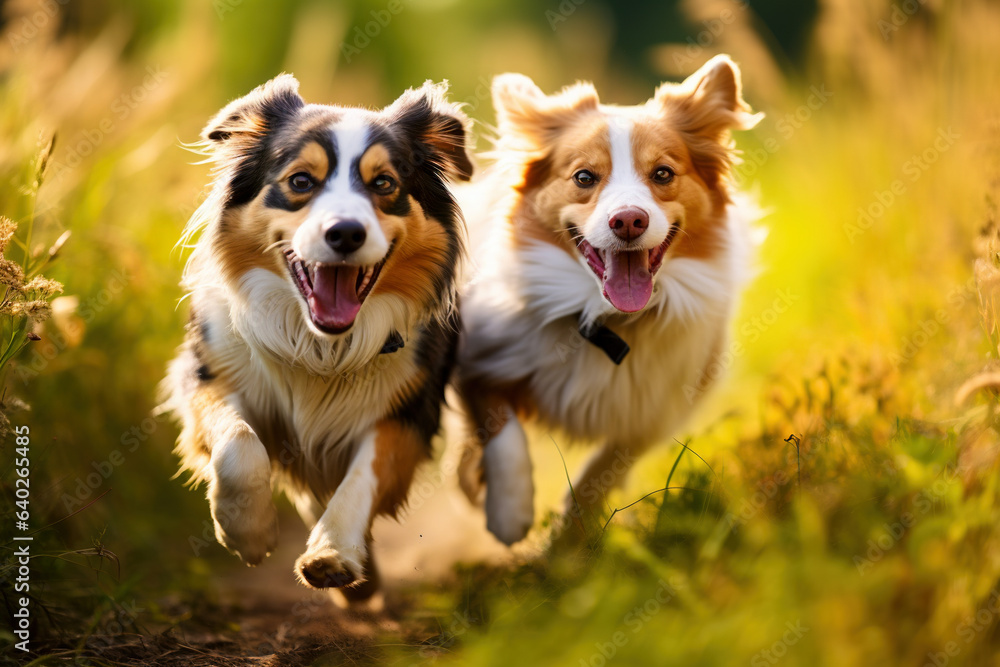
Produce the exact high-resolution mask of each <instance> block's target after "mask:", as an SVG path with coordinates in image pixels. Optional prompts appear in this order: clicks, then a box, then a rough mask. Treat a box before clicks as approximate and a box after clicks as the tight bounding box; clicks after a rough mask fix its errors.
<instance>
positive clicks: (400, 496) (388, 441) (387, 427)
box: [372, 420, 428, 517]
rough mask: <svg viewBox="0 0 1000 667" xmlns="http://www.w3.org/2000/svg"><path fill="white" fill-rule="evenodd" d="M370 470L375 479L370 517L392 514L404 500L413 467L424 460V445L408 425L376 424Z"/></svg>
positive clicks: (425, 445) (426, 453) (386, 422)
mask: <svg viewBox="0 0 1000 667" xmlns="http://www.w3.org/2000/svg"><path fill="white" fill-rule="evenodd" d="M375 428H376V435H375V460H374V461H373V462H372V469H373V470H374V472H375V477H376V479H378V488H377V490H376V492H375V503H374V505H373V507H374V511H373V515H377V514H388V515H390V516H393V517H395V516H396V512H397V511H398V510H399V509H400V507H401V506H402V505H403V503H404V502H405V501H406V494H407V492H408V491H409V489H410V483H411V482H412V481H413V474H414V472H415V471H416V469H417V466H418V465H419V464H420V463H421V461H423V460H424V459H426V458H427V455H428V447H427V443H426V442H424V440H423V439H422V438H421V437H420V436H419V435H418V434H417V433H416V432H415V431H414V430H413V429H411V428H410V427H409V426H407V425H405V424H401V423H399V422H397V421H393V420H385V421H382V422H379V423H378V425H377V426H376V427H375Z"/></svg>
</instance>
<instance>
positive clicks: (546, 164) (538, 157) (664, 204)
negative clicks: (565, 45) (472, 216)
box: [493, 56, 758, 313]
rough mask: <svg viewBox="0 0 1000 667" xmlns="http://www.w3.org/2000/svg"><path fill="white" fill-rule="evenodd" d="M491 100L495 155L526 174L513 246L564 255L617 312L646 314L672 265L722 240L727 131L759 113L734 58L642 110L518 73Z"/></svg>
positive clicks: (665, 91) (661, 92) (659, 93)
mask: <svg viewBox="0 0 1000 667" xmlns="http://www.w3.org/2000/svg"><path fill="white" fill-rule="evenodd" d="M493 98H494V104H495V106H496V109H497V115H498V125H499V137H500V138H499V140H498V145H497V148H498V153H499V155H500V157H501V160H504V159H506V160H508V162H510V161H511V160H513V161H514V162H515V163H516V166H518V167H520V168H521V169H522V170H523V171H522V173H523V181H522V182H521V183H520V184H519V186H518V188H517V189H518V191H519V193H520V197H519V204H518V210H515V212H514V216H513V218H512V219H513V221H514V225H515V230H514V241H515V243H517V242H536V241H543V242H548V243H552V244H555V245H558V246H560V247H562V248H564V249H565V250H566V251H567V252H569V253H571V254H572V255H573V256H574V257H575V258H576V259H577V261H578V262H579V263H580V264H581V266H582V267H583V268H584V269H585V270H586V271H587V272H588V273H591V274H592V275H593V276H594V278H596V280H597V282H598V284H599V286H600V289H601V293H602V294H603V296H604V299H605V300H606V301H607V302H608V303H610V304H611V305H612V306H613V307H614V308H615V309H617V311H620V312H622V313H635V312H639V311H642V310H643V309H644V308H646V306H647V305H648V304H649V303H650V297H651V296H652V294H653V291H654V283H655V281H656V276H657V273H658V272H659V271H660V269H661V268H662V267H663V265H664V263H665V262H666V261H669V259H670V258H673V257H692V258H708V257H710V256H711V255H712V254H713V253H714V252H716V251H717V250H718V249H719V248H720V247H721V244H722V243H724V239H723V238H722V236H723V235H724V233H725V212H724V211H725V207H726V204H727V203H728V202H729V195H728V191H727V187H726V182H727V177H728V171H729V168H730V165H731V163H732V160H733V149H732V144H731V140H730V137H729V131H730V130H731V129H749V128H750V127H753V125H754V124H755V123H756V121H757V118H758V117H757V116H755V115H753V114H752V113H751V112H750V108H749V107H748V106H747V104H746V103H745V102H744V101H743V99H742V96H741V85H740V75H739V70H738V68H737V67H736V65H735V64H734V63H733V62H732V61H731V60H730V59H729V58H727V57H725V56H719V57H716V58H714V59H712V60H711V61H710V62H709V63H707V64H706V65H705V66H704V67H703V68H702V69H701V70H699V71H698V72H697V73H695V74H694V75H692V76H691V77H689V78H688V79H687V80H686V81H684V82H683V83H680V84H664V85H662V86H660V87H659V88H658V89H657V90H656V92H655V94H654V96H653V97H652V99H650V100H648V101H647V102H646V103H645V104H641V105H638V106H632V107H619V106H611V105H604V104H601V103H600V101H599V100H598V96H597V92H596V91H595V90H594V87H593V86H592V85H590V84H585V83H579V84H576V85H574V86H570V87H568V88H566V89H564V90H563V91H561V92H560V93H558V94H556V95H551V96H547V95H545V94H544V93H543V92H542V91H541V90H540V89H539V88H538V87H537V86H536V85H535V84H534V83H533V82H532V81H531V80H530V79H528V78H527V77H525V76H523V75H519V74H504V75H501V76H498V77H497V78H496V80H495V81H494V84H493Z"/></svg>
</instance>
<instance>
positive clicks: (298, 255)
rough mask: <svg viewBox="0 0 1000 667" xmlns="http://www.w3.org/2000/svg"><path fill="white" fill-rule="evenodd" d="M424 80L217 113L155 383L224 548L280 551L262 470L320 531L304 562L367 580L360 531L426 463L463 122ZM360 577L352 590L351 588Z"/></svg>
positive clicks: (257, 555)
mask: <svg viewBox="0 0 1000 667" xmlns="http://www.w3.org/2000/svg"><path fill="white" fill-rule="evenodd" d="M444 92H445V90H444V87H443V86H434V85H431V84H425V85H424V86H423V87H422V88H420V89H418V90H410V91H407V92H406V93H404V94H403V95H402V96H401V97H400V98H399V99H398V100H396V102H395V103H394V104H392V105H391V106H389V107H387V108H386V109H383V110H382V111H369V110H364V109H352V108H342V107H333V106H322V105H316V104H306V103H305V102H304V101H303V100H302V98H301V97H300V96H299V94H298V83H297V82H296V81H295V79H294V78H292V77H291V76H287V75H283V76H280V77H278V78H277V79H274V80H273V81H270V82H269V83H267V84H265V85H263V86H261V87H260V88H257V89H256V90H254V91H253V92H252V93H250V94H249V95H247V96H246V97H244V98H242V99H239V100H236V101H235V102H233V103H231V104H230V105H229V106H227V107H226V108H224V109H223V110H222V111H221V112H220V113H219V114H218V116H216V118H215V119H214V120H213V121H212V122H211V123H209V125H208V127H207V128H206V129H205V131H204V138H205V142H206V145H207V147H208V150H209V153H210V156H211V158H212V159H213V161H214V162H215V164H216V165H217V169H216V171H215V182H214V187H213V190H212V193H211V195H210V197H209V198H208V200H207V201H206V202H205V204H204V205H203V206H202V207H201V208H200V209H199V211H198V213H197V214H196V215H195V217H194V218H193V220H192V222H191V223H190V225H189V229H188V234H189V238H190V235H193V234H194V233H196V232H197V231H198V230H199V229H201V228H204V233H203V234H202V235H201V238H200V240H199V241H198V242H197V245H196V246H195V249H194V251H193V253H192V255H191V258H190V261H189V262H188V265H187V268H186V270H185V279H184V285H185V287H186V288H187V289H189V290H190V295H191V324H190V326H189V329H188V334H187V338H186V341H185V344H184V346H183V347H182V348H181V351H180V354H179V356H178V358H177V359H176V360H175V361H174V362H173V364H172V366H171V370H170V374H169V377H168V378H167V381H166V388H167V391H168V392H169V398H168V400H167V406H168V407H169V408H171V409H172V410H173V411H174V412H175V414H177V415H178V416H179V418H180V419H181V421H182V424H183V431H182V432H181V435H180V439H179V441H178V444H177V451H178V452H179V454H180V455H181V457H182V464H183V467H184V468H186V469H187V470H190V471H191V472H192V474H193V480H194V481H195V482H200V481H205V482H207V483H208V499H209V503H210V505H211V511H212V518H213V520H214V522H215V534H216V537H217V538H218V540H219V542H221V543H222V544H223V545H225V546H226V547H227V548H228V549H229V550H230V551H233V552H234V553H236V554H238V555H239V556H240V558H242V559H243V560H244V561H245V562H246V563H247V564H248V565H255V564H257V563H259V562H260V561H261V560H262V559H263V558H264V557H265V556H266V555H267V554H268V553H269V552H270V551H271V550H272V549H274V548H275V546H276V545H277V539H278V528H277V515H276V513H275V508H274V505H273V504H272V496H271V493H272V491H271V489H272V480H274V481H276V482H278V483H280V484H281V486H282V487H283V488H284V490H285V491H286V493H288V494H289V496H290V497H291V499H292V500H293V502H294V504H295V505H296V507H297V509H298V511H299V513H300V514H301V515H302V517H303V519H304V520H305V521H306V522H307V523H308V524H309V526H311V527H312V532H311V534H310V536H309V541H308V545H307V547H306V550H305V553H303V554H302V556H301V557H300V558H299V559H298V562H297V563H296V566H295V569H296V574H297V575H298V577H299V579H300V580H301V581H302V582H303V583H304V584H307V585H309V586H313V587H316V588H333V587H348V586H349V587H351V588H349V589H345V594H347V595H349V597H353V598H364V597H367V596H369V595H370V594H371V593H372V592H374V590H375V570H374V563H373V561H372V559H371V553H370V545H369V543H370V539H371V536H370V532H369V531H370V528H371V523H372V519H373V517H374V516H375V515H376V514H390V515H391V514H394V513H395V512H396V509H397V508H398V507H399V505H400V504H401V503H402V502H403V501H404V499H405V498H406V493H407V490H408V488H409V485H410V481H411V479H412V477H413V473H414V470H415V468H416V466H417V465H418V463H419V462H421V461H422V460H424V459H425V458H427V457H428V455H429V454H430V440H431V438H432V436H433V435H434V434H435V433H436V432H437V430H438V423H439V417H440V405H441V401H442V399H443V393H444V388H445V385H446V383H447V381H448V378H449V376H450V374H451V369H452V366H453V361H454V348H455V344H456V342H457V337H458V326H457V318H456V315H455V309H454V305H455V298H454V295H455V280H456V275H457V270H458V263H459V259H460V257H461V255H462V253H463V248H464V222H463V221H462V218H461V215H460V213H459V210H458V207H457V205H456V203H455V200H454V199H453V197H452V195H451V193H450V192H449V190H448V187H447V185H446V181H447V180H449V179H452V178H460V179H463V180H467V179H468V178H469V176H470V174H471V171H472V164H471V162H470V160H469V156H468V154H467V152H466V125H467V119H466V117H465V116H464V115H463V114H462V113H461V112H460V111H458V110H457V108H456V107H454V106H452V105H450V104H448V103H447V102H445V100H444ZM366 581H367V584H366V585H364V586H362V585H361V583H362V582H366Z"/></svg>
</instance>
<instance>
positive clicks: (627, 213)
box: [608, 206, 649, 241]
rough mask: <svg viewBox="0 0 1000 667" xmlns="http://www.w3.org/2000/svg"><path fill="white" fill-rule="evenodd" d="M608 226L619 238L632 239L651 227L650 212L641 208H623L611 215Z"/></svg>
mask: <svg viewBox="0 0 1000 667" xmlns="http://www.w3.org/2000/svg"><path fill="white" fill-rule="evenodd" d="M608 226H609V227H611V231H613V232H614V233H615V236H617V237H618V238H620V239H623V240H625V241H631V240H632V239H636V238H639V237H640V236H642V235H643V233H645V231H646V229H647V228H648V227H649V214H648V213H646V212H645V211H644V210H642V209H641V208H636V207H631V206H630V207H629V208H623V209H620V210H618V211H615V212H614V213H613V214H612V215H611V219H610V220H608Z"/></svg>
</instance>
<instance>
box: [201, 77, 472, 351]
mask: <svg viewBox="0 0 1000 667" xmlns="http://www.w3.org/2000/svg"><path fill="white" fill-rule="evenodd" d="M444 94H445V87H444V86H442V85H433V84H430V83H427V84H425V85H424V86H423V87H421V88H419V89H416V90H409V91H406V92H405V93H404V94H403V95H402V96H401V97H400V98H399V99H398V100H396V102H395V103H393V104H392V105H390V106H388V107H386V108H385V109H382V110H379V111H375V110H368V109H357V108H344V107H336V106H326V105H318V104H307V103H306V102H305V101H304V100H303V99H302V98H301V97H300V96H299V93H298V82H297V81H296V80H295V79H294V78H293V77H291V76H289V75H282V76H280V77H278V78H276V79H274V80H272V81H270V82H268V83H266V84H264V85H263V86H260V87H259V88H257V89H256V90H254V91H253V92H251V93H250V94H249V95H247V96H245V97H243V98H240V99H238V100H236V101H234V102H232V103H231V104H229V105H228V106H227V107H225V108H224V109H222V111H220V112H219V114H218V115H217V116H216V117H215V119H213V120H212V121H211V122H210V123H209V124H208V126H207V127H206V128H205V131H204V134H203V136H204V138H205V141H206V144H207V145H208V146H209V150H210V152H211V154H212V156H213V159H214V161H215V162H216V164H217V165H218V168H217V171H216V182H215V188H214V195H213V197H212V198H211V199H210V201H209V202H207V203H206V206H205V207H203V209H204V210H203V211H201V212H200V214H199V215H200V218H201V220H200V221H201V222H202V224H207V225H208V227H207V231H206V236H205V237H204V238H203V239H202V241H201V242H199V244H198V247H197V249H196V251H195V253H196V256H192V265H196V266H197V270H196V273H197V274H198V275H197V276H195V278H196V279H205V275H204V273H205V272H206V271H214V272H216V273H217V274H221V276H222V277H223V279H224V283H225V284H226V285H228V286H229V287H230V288H231V290H232V291H233V292H234V293H239V294H241V295H242V296H243V298H242V299H241V303H242V304H244V305H243V306H242V307H243V310H244V311H245V312H246V313H247V315H246V319H247V320H248V321H250V320H252V321H253V326H252V328H253V332H252V333H247V334H246V335H248V336H249V335H253V336H255V337H258V338H268V339H269V341H270V342H269V343H268V346H269V347H271V348H272V349H292V348H295V350H296V351H297V352H296V353H298V352H301V350H302V349H305V348H308V347H310V346H311V343H310V340H309V339H312V338H318V339H320V340H323V341H325V343H326V344H335V343H336V342H337V340H338V339H339V338H340V337H341V335H342V334H348V333H349V334H350V335H351V336H354V337H355V339H358V338H359V337H360V338H371V339H372V341H371V344H372V345H381V344H382V342H384V340H385V336H386V331H388V330H389V329H391V328H392V326H397V327H403V326H405V325H407V324H408V323H406V322H402V323H399V322H395V321H393V320H398V319H399V316H398V313H399V312H407V313H411V314H413V313H416V314H418V315H419V314H422V313H423V314H426V313H433V312H434V311H435V310H438V309H440V308H441V307H442V304H445V305H447V304H449V303H450V300H451V292H453V291H454V281H455V276H456V273H457V264H458V262H459V258H460V255H461V252H462V249H463V238H464V223H463V221H462V218H461V214H460V212H459V210H458V206H457V204H456V202H455V200H454V198H453V197H452V195H451V193H450V192H449V190H448V188H447V185H446V183H447V181H448V180H450V179H463V180H467V179H468V178H469V176H470V175H471V172H472V163H471V162H470V159H469V156H468V153H467V149H466V125H467V124H468V119H467V118H466V117H465V115H464V114H463V113H462V112H461V111H459V110H458V108H457V107H455V106H453V105H451V104H449V103H448V102H446V101H445V96H444ZM198 218H199V216H196V221H195V223H197V222H198ZM189 266H190V265H189ZM189 278H190V276H189ZM213 278H214V277H213V276H208V279H209V280H212V279H213ZM188 282H189V283H190V282H191V280H189V281H188ZM189 286H191V287H197V286H198V285H189ZM373 302H374V303H373ZM379 302H381V306H379V305H378V303H379ZM365 306H367V308H365V309H364V310H363V307H365ZM365 312H368V313H370V315H369V316H367V317H366V316H365V314H364V313H365ZM372 313H374V317H373V316H372V315H371V314H372ZM248 328H250V327H248ZM287 338H295V339H296V340H294V341H292V342H291V343H290V344H288V343H286V342H283V341H282V340H281V339H287ZM376 349H377V348H376Z"/></svg>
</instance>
